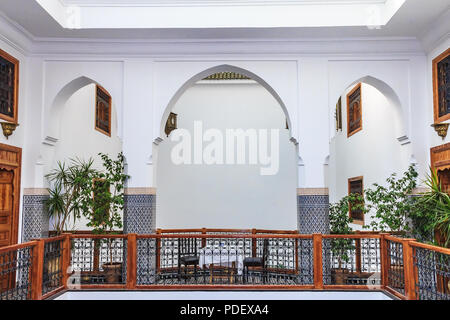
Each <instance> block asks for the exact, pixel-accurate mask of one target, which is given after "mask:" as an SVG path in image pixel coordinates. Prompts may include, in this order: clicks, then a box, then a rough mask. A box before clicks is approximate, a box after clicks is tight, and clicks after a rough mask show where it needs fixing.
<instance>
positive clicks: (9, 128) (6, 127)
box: [2, 122, 19, 139]
mask: <svg viewBox="0 0 450 320" xmlns="http://www.w3.org/2000/svg"><path fill="white" fill-rule="evenodd" d="M18 126H19V124H18V123H13V122H2V130H3V135H4V136H5V137H6V139H8V137H9V136H10V135H12V134H13V132H14V130H16V128H17V127H18Z"/></svg>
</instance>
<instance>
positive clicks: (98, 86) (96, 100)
mask: <svg viewBox="0 0 450 320" xmlns="http://www.w3.org/2000/svg"><path fill="white" fill-rule="evenodd" d="M97 90H100V91H102V92H103V93H104V94H106V95H107V96H108V97H109V104H108V108H109V112H108V118H109V119H108V127H109V131H110V132H107V131H105V130H103V129H101V128H99V127H97V105H98V95H97ZM111 107H112V97H111V95H110V94H109V92H108V91H106V89H105V88H103V87H102V86H100V85H98V84H97V85H96V86H95V117H94V128H95V130H97V131H99V132H101V133H103V134H105V135H107V136H108V137H111V131H112V128H111V117H112V114H111V109H112V108H111Z"/></svg>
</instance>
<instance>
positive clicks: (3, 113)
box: [0, 50, 19, 123]
mask: <svg viewBox="0 0 450 320" xmlns="http://www.w3.org/2000/svg"><path fill="white" fill-rule="evenodd" d="M18 95H19V61H18V60H17V59H15V58H14V57H12V56H10V55H9V54H7V53H6V52H4V51H2V50H0V119H3V120H5V121H8V122H13V123H17V114H18V110H17V109H18Z"/></svg>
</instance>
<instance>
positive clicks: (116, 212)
mask: <svg viewBox="0 0 450 320" xmlns="http://www.w3.org/2000/svg"><path fill="white" fill-rule="evenodd" d="M99 155H100V157H101V159H102V161H103V168H104V170H103V171H100V172H98V174H97V175H96V176H95V177H94V178H93V179H92V181H91V188H88V190H89V192H90V191H92V197H91V199H92V201H91V202H90V205H91V210H85V211H84V213H85V216H86V217H87V218H88V220H89V222H88V223H87V226H88V227H92V228H93V229H92V232H93V233H94V234H114V233H116V230H117V229H120V228H122V216H121V212H122V210H123V205H124V200H123V197H124V184H125V181H126V179H127V178H128V175H126V174H124V156H123V154H122V153H119V154H118V157H117V159H116V160H112V159H111V158H110V157H109V156H108V155H106V154H103V153H99ZM103 241H105V242H106V245H107V252H108V262H106V263H104V264H103V265H102V269H103V270H104V272H105V278H106V282H108V283H117V282H119V281H120V278H121V275H122V263H121V262H115V261H114V259H113V245H114V239H112V238H107V239H106V240H103ZM100 245H101V244H100V242H97V243H96V247H97V246H100Z"/></svg>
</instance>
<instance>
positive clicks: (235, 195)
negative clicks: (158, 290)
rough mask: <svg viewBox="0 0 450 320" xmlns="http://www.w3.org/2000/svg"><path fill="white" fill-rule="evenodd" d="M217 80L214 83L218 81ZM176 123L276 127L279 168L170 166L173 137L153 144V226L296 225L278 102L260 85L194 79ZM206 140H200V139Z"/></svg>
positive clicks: (291, 170) (289, 154) (292, 174)
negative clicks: (269, 171)
mask: <svg viewBox="0 0 450 320" xmlns="http://www.w3.org/2000/svg"><path fill="white" fill-rule="evenodd" d="M219 83H220V82H219ZM173 112H175V113H177V114H178V121H179V122H178V127H179V128H186V129H188V130H189V131H190V132H191V133H192V134H193V124H194V121H195V120H201V121H203V128H204V129H203V130H206V129H208V128H217V129H219V130H221V132H222V133H223V134H224V136H225V129H233V128H234V129H235V128H242V129H244V130H245V129H249V128H254V129H262V128H264V129H270V128H276V129H279V133H280V141H279V143H280V168H279V172H278V173H277V174H276V175H274V176H261V175H260V172H259V169H260V165H248V164H247V165H178V166H177V165H175V164H173V162H172V161H171V159H170V152H171V149H172V147H173V146H174V145H175V144H177V142H173V141H170V140H169V139H165V140H164V141H163V142H162V143H161V144H160V145H159V146H158V147H157V148H158V160H157V163H156V166H157V167H156V168H157V170H156V174H157V218H156V221H157V227H159V228H198V227H209V228H268V229H296V226H297V218H296V216H297V200H296V187H297V160H296V148H295V145H294V144H293V143H292V142H290V141H289V138H290V137H289V131H288V130H286V129H285V121H286V117H285V114H284V113H283V111H282V109H281V107H280V105H279V104H278V102H277V101H276V100H275V99H274V98H273V96H272V95H271V94H270V93H269V92H268V91H267V90H266V89H265V88H263V87H262V86H261V85H259V84H256V83H253V84H250V83H248V84H242V82H241V84H197V85H195V86H193V87H191V88H190V89H188V90H187V91H186V92H185V93H184V94H183V95H182V96H181V97H180V99H179V100H178V102H177V103H176V105H175V107H174V109H173ZM205 145H206V143H205Z"/></svg>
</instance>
